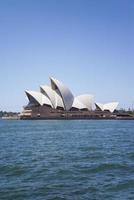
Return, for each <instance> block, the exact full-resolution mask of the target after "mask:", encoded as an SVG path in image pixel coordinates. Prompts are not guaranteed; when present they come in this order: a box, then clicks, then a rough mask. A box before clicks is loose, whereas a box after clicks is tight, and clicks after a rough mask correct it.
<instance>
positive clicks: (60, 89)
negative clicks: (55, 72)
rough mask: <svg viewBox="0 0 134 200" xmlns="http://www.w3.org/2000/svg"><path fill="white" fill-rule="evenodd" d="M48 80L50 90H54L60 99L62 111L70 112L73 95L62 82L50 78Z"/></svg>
mask: <svg viewBox="0 0 134 200" xmlns="http://www.w3.org/2000/svg"><path fill="white" fill-rule="evenodd" d="M50 80H51V87H52V89H53V90H55V91H56V93H57V94H58V95H60V96H61V98H62V101H63V105H64V109H65V110H70V108H71V107H72V104H73V101H74V96H73V94H72V93H71V91H70V90H69V89H68V88H67V87H66V86H65V85H64V84H63V83H62V82H60V81H58V80H57V79H54V78H52V77H51V78H50Z"/></svg>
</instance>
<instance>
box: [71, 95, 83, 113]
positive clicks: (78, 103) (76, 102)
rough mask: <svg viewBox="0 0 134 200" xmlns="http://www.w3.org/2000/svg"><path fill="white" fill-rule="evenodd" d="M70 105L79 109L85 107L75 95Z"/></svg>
mask: <svg viewBox="0 0 134 200" xmlns="http://www.w3.org/2000/svg"><path fill="white" fill-rule="evenodd" d="M72 107H73V108H77V109H80V110H81V109H84V108H86V106H85V105H84V104H83V103H81V102H80V101H79V100H78V99H77V97H75V98H74V102H73V105H72Z"/></svg>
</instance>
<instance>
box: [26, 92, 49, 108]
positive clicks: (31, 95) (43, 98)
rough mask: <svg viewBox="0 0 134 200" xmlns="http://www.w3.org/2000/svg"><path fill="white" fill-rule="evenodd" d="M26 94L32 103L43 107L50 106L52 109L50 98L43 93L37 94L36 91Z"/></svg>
mask: <svg viewBox="0 0 134 200" xmlns="http://www.w3.org/2000/svg"><path fill="white" fill-rule="evenodd" d="M25 93H26V95H27V97H28V99H29V101H30V102H32V101H33V100H34V101H35V102H37V103H38V104H40V105H41V106H42V105H44V104H46V105H50V106H51V107H52V103H51V101H50V100H49V99H48V97H46V96H45V95H43V94H42V93H40V92H36V91H25Z"/></svg>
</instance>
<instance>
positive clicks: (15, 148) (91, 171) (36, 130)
mask: <svg viewBox="0 0 134 200" xmlns="http://www.w3.org/2000/svg"><path fill="white" fill-rule="evenodd" d="M48 199H49V200H50V199H51V200H52V199H53V200H60V199H66V200H79V199H80V200H81V199H82V200H87V199H89V200H105V199H106V200H113V199H114V200H115V199H117V200H128V199H131V200H133V199H134V121H95V120H89V121H86V120H85V121H84V120H83V121H81V120H79V121H0V200H48Z"/></svg>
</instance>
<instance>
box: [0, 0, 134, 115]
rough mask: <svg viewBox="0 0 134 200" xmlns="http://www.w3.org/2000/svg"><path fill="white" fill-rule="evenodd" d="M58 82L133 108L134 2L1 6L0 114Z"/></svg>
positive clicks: (55, 0)
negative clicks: (41, 87)
mask: <svg viewBox="0 0 134 200" xmlns="http://www.w3.org/2000/svg"><path fill="white" fill-rule="evenodd" d="M50 76H53V77H55V78H57V79H59V80H61V81H63V82H64V83H65V84H66V85H68V86H69V87H70V89H71V90H72V92H73V93H74V94H75V95H78V94H82V93H90V94H93V95H94V96H95V101H97V102H109V101H119V102H120V106H119V107H126V108H127V107H131V106H132V103H134V88H133V87H134V1H133V0H23V1H21V0H1V1H0V91H1V95H0V110H7V111H9V110H12V111H20V110H21V109H22V106H23V105H25V104H26V103H27V100H26V98H25V94H24V90H26V89H29V90H37V89H38V87H39V85H42V84H45V83H48V82H49V79H48V78H49V77H50Z"/></svg>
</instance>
